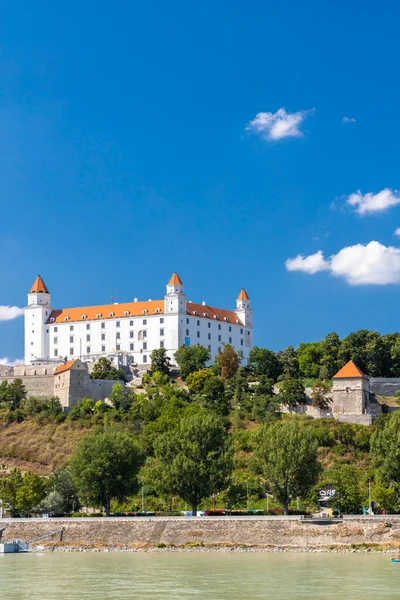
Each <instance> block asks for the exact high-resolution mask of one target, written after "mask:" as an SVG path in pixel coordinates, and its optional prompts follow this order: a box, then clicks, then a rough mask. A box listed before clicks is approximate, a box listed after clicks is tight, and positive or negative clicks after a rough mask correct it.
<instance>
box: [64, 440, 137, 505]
mask: <svg viewBox="0 0 400 600" xmlns="http://www.w3.org/2000/svg"><path fill="white" fill-rule="evenodd" d="M141 463H142V455H141V452H140V450H139V447H138V445H137V444H136V442H135V441H134V439H133V438H132V436H131V435H129V434H127V433H123V432H120V431H111V432H109V433H105V432H96V433H94V434H91V435H88V436H85V437H84V438H83V439H82V440H81V442H80V444H79V447H78V449H77V450H76V452H75V453H74V455H73V457H72V460H71V466H70V468H71V476H72V480H73V482H74V484H75V486H76V488H77V491H78V494H79V497H80V499H81V500H82V501H83V502H86V503H88V504H89V505H91V506H98V505H100V504H101V505H103V506H104V508H105V512H106V515H107V516H108V515H109V513H110V502H111V499H112V498H116V499H123V498H125V497H126V496H127V495H129V494H131V493H132V492H133V491H134V490H135V487H136V477H137V473H138V471H139V468H140V465H141Z"/></svg>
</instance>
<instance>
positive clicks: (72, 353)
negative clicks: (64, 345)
mask: <svg viewBox="0 0 400 600" xmlns="http://www.w3.org/2000/svg"><path fill="white" fill-rule="evenodd" d="M69 353H70V355H71V356H73V355H74V349H73V348H70V349H69Z"/></svg>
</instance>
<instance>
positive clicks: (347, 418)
mask: <svg viewBox="0 0 400 600" xmlns="http://www.w3.org/2000/svg"><path fill="white" fill-rule="evenodd" d="M335 418H336V419H337V420H338V421H340V422H341V423H354V424H356V425H371V423H372V420H373V416H372V415H371V414H369V413H364V414H361V415H358V414H348V415H336V417H335Z"/></svg>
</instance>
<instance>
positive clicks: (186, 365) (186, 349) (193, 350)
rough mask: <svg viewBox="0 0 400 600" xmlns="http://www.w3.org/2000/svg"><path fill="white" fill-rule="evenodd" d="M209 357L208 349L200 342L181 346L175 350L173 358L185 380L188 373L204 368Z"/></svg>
mask: <svg viewBox="0 0 400 600" xmlns="http://www.w3.org/2000/svg"><path fill="white" fill-rule="evenodd" d="M210 358H211V355H210V352H209V350H207V348H205V347H204V346H201V345H200V344H196V345H195V346H181V347H180V348H179V350H177V351H176V352H175V360H176V362H177V363H178V365H179V367H180V373H181V377H182V379H183V380H185V379H186V378H187V377H188V376H189V375H190V373H194V371H200V370H201V369H204V368H205V366H206V364H207V363H208V362H209V360H210Z"/></svg>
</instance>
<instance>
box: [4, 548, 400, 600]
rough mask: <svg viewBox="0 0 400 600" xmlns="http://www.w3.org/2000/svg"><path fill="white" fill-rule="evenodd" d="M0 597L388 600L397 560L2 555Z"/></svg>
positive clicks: (397, 585) (398, 581)
mask: <svg viewBox="0 0 400 600" xmlns="http://www.w3.org/2000/svg"><path fill="white" fill-rule="evenodd" d="M0 598H1V599H2V600H3V599H4V600H17V599H18V600H22V599H25V598H29V600H75V599H79V600H86V599H88V598H90V599H92V598H93V599H102V598H107V599H112V600H114V599H115V600H120V599H125V598H140V599H141V600H142V599H151V600H158V599H162V600H169V599H174V600H177V599H186V598H188V599H199V600H200V599H201V600H244V599H246V600H253V599H254V600H255V599H258V598H268V599H270V598H271V599H273V600H281V599H282V600H283V599H284V600H291V599H296V600H301V599H303V598H304V599H305V598H307V599H316V600H332V599H337V598H340V600H347V599H349V600H350V599H351V600H358V599H360V600H372V599H373V600H386V599H387V600H389V599H390V600H392V599H393V600H394V599H398V598H400V563H399V564H390V563H389V555H388V554H314V553H308V554H306V553H305V554H301V553H276V554H275V553H268V552H265V553H261V552H260V553H233V552H232V553H230V552H226V553H222V552H215V553H212V552H204V553H197V552H196V553H195V552H193V553H178V552H176V553H175V552H168V553H167V552H165V553H143V554H142V553H126V554H125V553H89V552H88V553H54V554H47V553H46V554H26V555H25V554H19V555H18V554H9V555H4V554H3V555H0Z"/></svg>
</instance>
